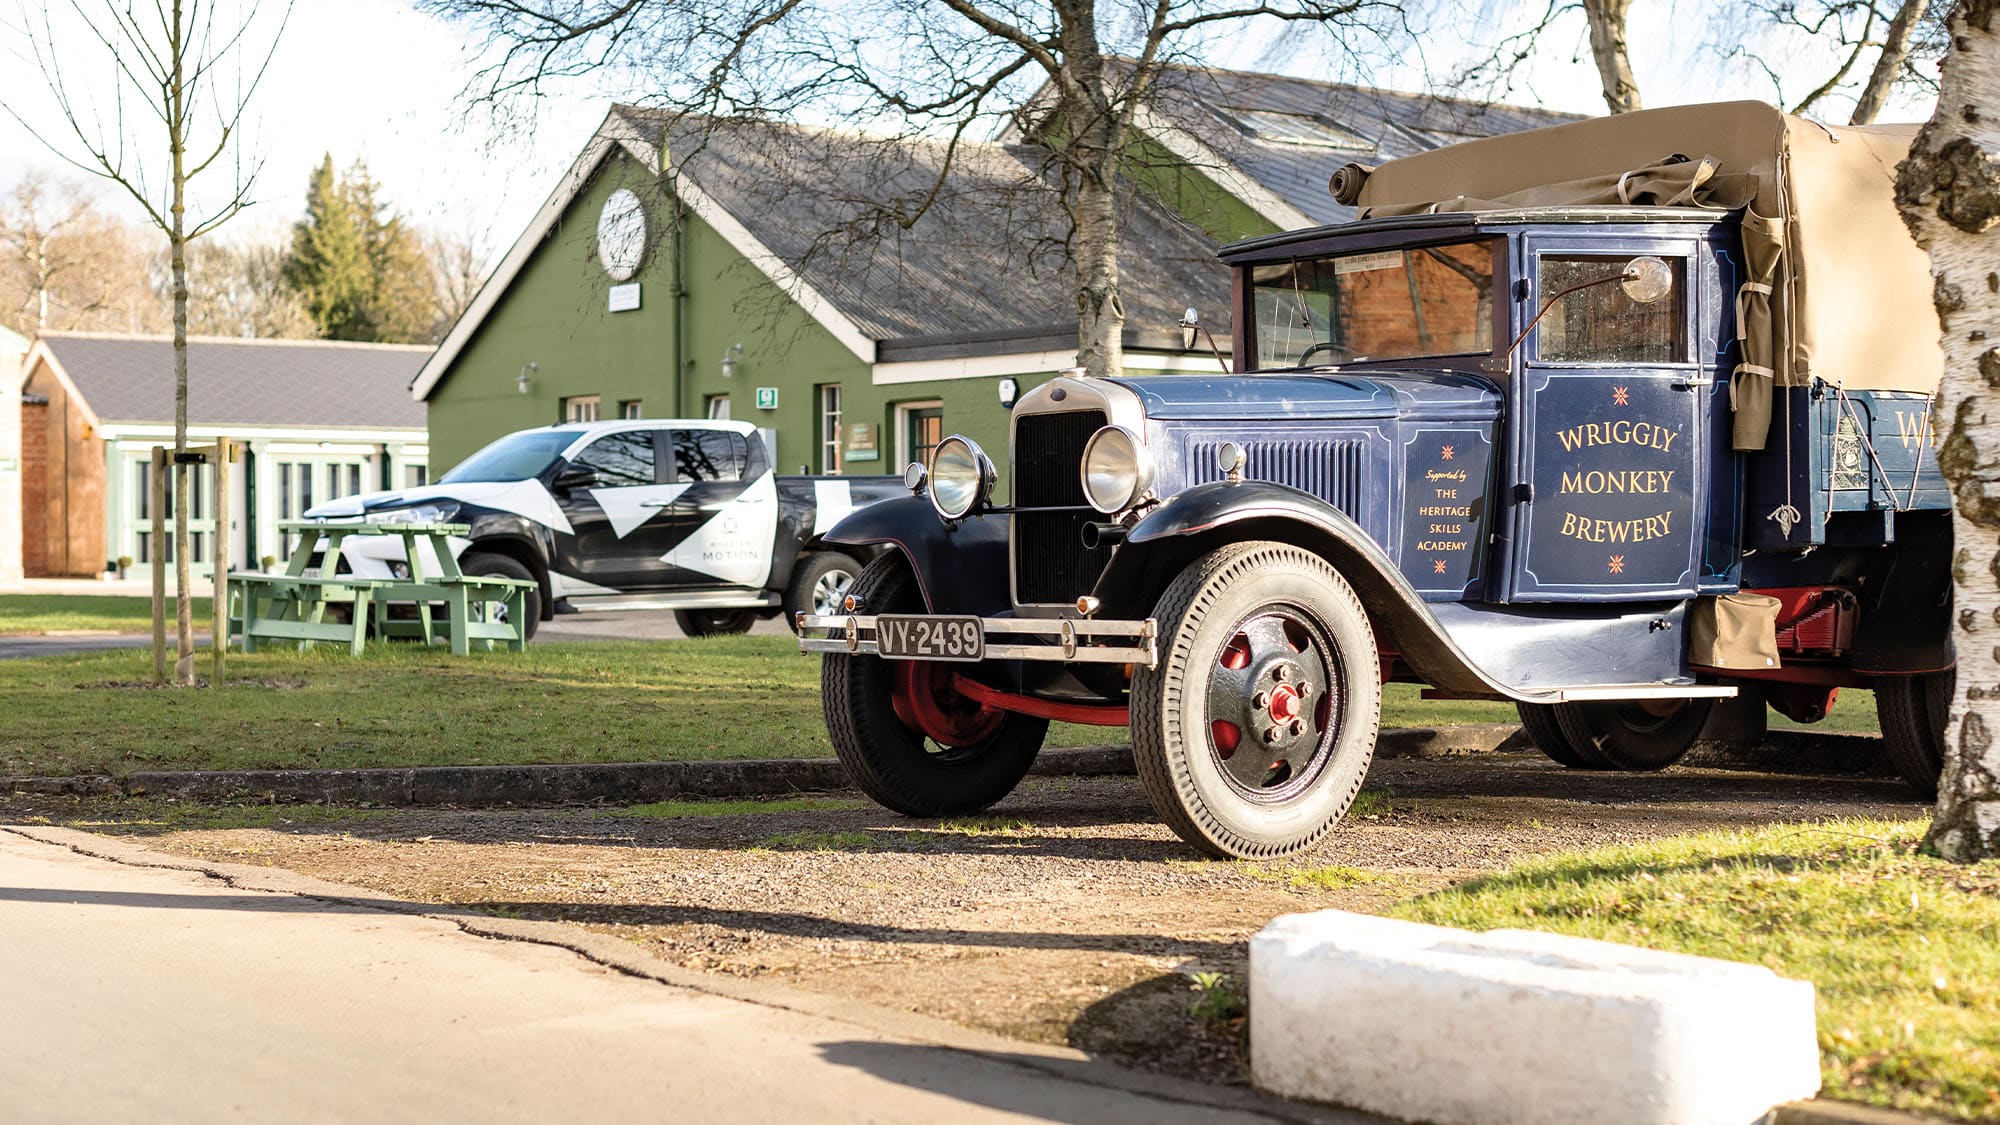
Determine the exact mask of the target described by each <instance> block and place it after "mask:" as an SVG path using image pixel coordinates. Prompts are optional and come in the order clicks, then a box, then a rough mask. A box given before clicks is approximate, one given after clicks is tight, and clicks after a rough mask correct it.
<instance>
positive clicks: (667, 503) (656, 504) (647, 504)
mask: <svg viewBox="0 0 2000 1125" xmlns="http://www.w3.org/2000/svg"><path fill="white" fill-rule="evenodd" d="M639 506H640V507H641V508H671V507H673V506H674V502H673V501H672V500H641V501H639Z"/></svg>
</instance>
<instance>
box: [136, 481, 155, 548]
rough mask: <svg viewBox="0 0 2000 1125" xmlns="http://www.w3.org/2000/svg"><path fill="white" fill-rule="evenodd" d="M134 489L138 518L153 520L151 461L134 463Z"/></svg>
mask: <svg viewBox="0 0 2000 1125" xmlns="http://www.w3.org/2000/svg"><path fill="white" fill-rule="evenodd" d="M132 488H133V490H134V492H133V495H134V497H135V499H136V500H137V501H138V502H137V503H136V504H134V505H133V510H134V511H136V512H137V513H138V518H140V519H142V520H150V519H152V518H153V463H152V462H151V461H134V462H132ZM141 550H142V551H143V550H144V548H141ZM140 561H141V562H144V561H145V560H144V559H143V558H142V559H140Z"/></svg>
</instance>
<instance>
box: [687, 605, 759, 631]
mask: <svg viewBox="0 0 2000 1125" xmlns="http://www.w3.org/2000/svg"><path fill="white" fill-rule="evenodd" d="M756 623H757V611H756V610H754V609H677V610H675V611H674V624H675V625H678V626H680V630H681V632H683V633H686V634H687V635H688V636H690V637H731V636H735V635H736V634H738V633H747V632H749V631H750V626H752V625H755V624H756Z"/></svg>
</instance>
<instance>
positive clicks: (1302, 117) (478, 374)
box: [411, 70, 1562, 474]
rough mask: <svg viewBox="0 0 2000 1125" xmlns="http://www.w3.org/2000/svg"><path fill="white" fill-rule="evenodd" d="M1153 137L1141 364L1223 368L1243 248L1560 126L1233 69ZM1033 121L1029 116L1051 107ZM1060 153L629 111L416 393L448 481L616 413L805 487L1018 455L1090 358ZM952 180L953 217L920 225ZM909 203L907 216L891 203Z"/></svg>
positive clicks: (1192, 74)
mask: <svg viewBox="0 0 2000 1125" xmlns="http://www.w3.org/2000/svg"><path fill="white" fill-rule="evenodd" d="M1172 77H1173V79H1174V81H1173V82H1171V83H1166V84H1164V87H1163V88H1164V89H1165V91H1166V92H1165V93H1164V94H1163V96H1162V97H1160V98H1158V99H1156V101H1155V106H1154V107H1153V108H1152V109H1150V110H1149V111H1148V112H1147V113H1146V114H1144V115H1142V117H1141V119H1140V120H1139V122H1138V125H1139V131H1140V134H1141V139H1140V140H1139V142H1138V143H1137V144H1135V146H1134V158H1133V160H1132V161H1131V164H1130V172H1129V175H1130V182H1129V183H1128V184H1127V190H1128V191H1129V193H1130V198H1129V200H1128V204H1127V206H1126V207H1125V208H1124V209H1123V218H1122V220H1121V226H1120V232H1119V237H1120V247H1119V251H1120V273H1121V277H1122V282H1123V291H1124V303H1125V311H1126V318H1127V321H1126V323H1127V329H1126V339H1125V347H1126V367H1127V369H1128V370H1130V371H1133V372H1135V373H1150V372H1192V373H1202V372H1214V371H1216V370H1217V359H1216V357H1215V356H1214V355H1213V354H1211V353H1210V351H1209V349H1208V348H1207V346H1206V344H1205V343H1204V344H1203V345H1202V346H1200V347H1199V348H1198V349H1197V350H1194V351H1187V350H1184V349H1183V347H1182V343H1181V333H1180V331H1179V328H1178V326H1177V322H1178V321H1179V319H1180V317H1181V315H1182V313H1183V310H1185V309H1187V308H1190V307H1193V308H1196V309H1198V310H1200V312H1201V314H1202V321H1203V323H1204V324H1206V325H1210V326H1212V328H1213V329H1214V331H1215V334H1216V336H1217V337H1218V343H1219V344H1220V345H1221V347H1222V349H1223V352H1224V354H1225V355H1226V354H1227V348H1228V339H1227V327H1228V326H1227V316H1228V298H1229V292H1228V284H1229V283H1228V275H1227V272H1226V271H1224V270H1223V269H1222V268H1221V267H1220V266H1219V264H1217V262H1216V261H1215V258H1214V250H1215V248H1216V247H1217V246H1218V245H1219V244H1220V243H1221V242H1223V241H1228V240H1232V239H1236V238H1243V237H1249V236H1252V235H1257V234H1265V233H1271V232H1274V231H1277V230H1281V229H1289V228H1295V227H1301V226H1307V225H1312V224H1316V223H1324V222H1335V221H1340V220H1342V219H1345V218H1349V217H1351V215H1350V213H1349V212H1348V211H1347V209H1346V208H1343V207H1341V206H1340V205H1339V204H1337V203H1335V202H1334V200H1333V198H1332V196H1331V195H1330V194H1328V192H1327V190H1326V181H1327V177H1328V175H1329V174H1330V173H1331V172H1332V171H1333V169H1334V168H1336V167H1338V166H1339V165H1341V164H1343V163H1346V162H1348V161H1350V160H1360V161H1363V162H1368V163H1372V162H1374V161H1377V160H1381V159H1389V158H1392V157H1396V156H1402V155H1406V154H1408V153H1411V152H1416V151H1420V150H1422V149H1425V148H1434V147H1437V146H1438V145H1440V144H1445V143H1450V142H1452V141H1454V140H1459V139H1464V138H1466V137H1470V136H1479V135H1486V134H1488V133H1494V132H1508V131H1512V130H1514V129H1521V128H1532V127H1535V126H1538V125H1544V124H1549V123H1551V122H1552V121H1555V120H1560V119H1562V118H1559V117H1558V116H1557V115H1553V114H1546V113H1542V112H1539V111H1532V110H1521V109H1515V108H1512V107H1504V106H1493V105H1479V104H1473V103H1462V102H1453V101H1449V100H1443V99H1437V98H1430V97H1419V96H1413V95H1406V94H1394V93H1387V92H1383V91H1376V90H1370V89H1366V88H1361V87H1352V86H1338V85H1331V84H1326V83H1316V82H1307V81H1302V80H1297V79H1287V78H1276V77H1272V76H1266V75H1252V74H1241V73H1235V72H1227V71H1206V70H1184V71H1176V72H1173V75H1172ZM1032 105H1033V103H1032V102H1031V103H1030V106H1031V107H1032ZM1045 157H1046V151H1045V150H1043V149H1042V148H1040V147H1038V146H1036V145H1035V144H1033V143H1032V142H1031V141H1030V140H1029V139H1027V138H1024V137H1023V136H1021V135H1019V134H1009V135H1005V136H1002V137H1001V138H999V139H997V140H995V141H993V142H981V143H965V144H961V145H959V146H958V147H957V148H956V149H955V150H953V151H952V152H951V153H950V154H949V159H950V166H949V170H948V172H947V174H946V175H944V176H942V177H939V175H938V167H939V164H940V162H941V161H943V160H944V159H946V150H945V149H944V148H943V147H942V146H941V145H919V146H915V147H914V148H912V147H911V146H908V145H894V144H890V143H887V142H884V141H882V140H880V139H877V138H871V137H868V136H864V135H859V134H852V133H841V132H834V131H828V130H820V129H810V128H804V127H800V126H794V125H786V124H779V123H772V122H762V121H726V122H725V121H706V122H697V121H690V120H682V121H680V122H678V123H670V119H669V118H668V117H666V116H665V115H662V114H659V113H656V112H653V111H649V110H645V109H640V108H635V107H630V106H614V107H613V108H612V109H611V111H610V112H609V113H608V114H607V116H606V117H605V120H604V123H603V125H602V126H601V127H600V128H599V129H598V131H597V134H596V135H595V136H594V137H593V138H592V139H591V142H590V143H589V145H588V146H586V147H585V149H584V150H583V152H582V153H581V154H580V155H579V156H578V157H577V159H576V161H575V163H574V164H573V165H572V166H571V167H570V169H569V171H568V172H567V173H565V175H564V177H563V179H562V182H561V184H560V185H559V186H558V188H557V189H556V191H555V192H554V194H552V195H551V196H550V198H549V200H548V202H547V203H546V204H545V205H544V206H543V207H542V209H541V211H540V213H539V214H537V215H536V217H535V220H534V222H533V223H532V224H531V225H530V226H529V227H528V229H527V230H526V231H524V232H523V233H522V234H521V236H520V238H519V239H518V240H517V241H516V242H515V243H514V245H513V247H512V248H511V249H510V250H509V252H508V253H507V255H506V257H505V258H504V259H503V260H502V262H501V263H500V265H499V267H498V269H497V270H496V271H495V273H494V275H493V277H492V278H491V279H489V281H488V282H487V284H486V285H485V287H484V288H482V289H481V291H480V293H479V295H478V297H477V298H476V299H475V300H474V302H473V304H472V306H471V307H470V309H469V310H468V311H467V312H466V314H465V316H464V317H462V318H461V319H460V321H459V322H458V323H457V324H456V325H455V326H454V327H453V329H452V331H451V333H450V334H449V335H448V336H447V337H446V339H445V340H444V342H443V343H442V344H441V345H439V347H438V349H437V351H436V352H435V353H434V354H433V355H432V356H431V357H430V359H429V361H428V362H427V363H426V364H425V365H424V367H423V369H422V371H421V372H420V373H419V374H418V376H417V378H416V380H415V381H414V383H413V384H412V387H411V390H412V393H413V394H414V395H415V397H416V398H418V399H419V400H422V401H424V402H426V403H427V404H428V406H429V418H430V463H431V465H432V466H434V467H435V468H436V469H437V470H440V471H441V470H442V469H444V468H447V467H449V466H450V465H452V464H454V463H456V462H457V461H459V460H460V459H462V458H463V457H464V456H466V455H467V454H469V453H471V452H472V451H473V450H475V449H477V448H478V447H479V446H481V445H483V444H485V443H486V442H487V441H490V440H492V439H493V438H495V437H497V436H499V435H501V434H504V433H507V432H510V431H513V430H518V429H524V428H527V427H531V426H538V425H546V424H548V423H551V422H558V421H565V420H575V419H590V418H608V417H619V416H625V417H733V418H736V419H739V420H750V421H753V422H754V423H755V424H756V425H758V426H759V427H760V428H763V429H764V430H765V431H766V433H767V437H768V438H769V439H770V440H771V441H772V443H773V446H774V448H775V449H776V451H777V463H778V465H779V466H780V468H781V470H782V471H786V472H795V471H806V472H825V473H835V472H842V473H855V474H859V473H896V472H900V471H901V469H902V466H903V465H905V464H906V463H908V462H909V461H910V460H913V459H917V458H921V457H922V456H923V455H924V454H925V453H926V452H927V451H928V449H929V447H930V446H932V445H934V444H935V443H936V442H937V441H938V440H939V439H940V438H942V437H943V436H944V435H945V434H948V433H964V434H967V435H968V436H970V437H972V438H973V439H974V440H975V441H978V442H979V443H980V444H981V445H983V446H984V447H985V448H987V449H988V450H990V451H993V452H994V453H995V455H996V456H1002V455H1004V451H1005V449H1006V447H1007V440H1006V439H1007V429H1006V423H1007V407H1008V405H1010V404H1011V402H1012V400H1013V397H1014V396H1015V395H1017V394H1019V393H1023V392H1025V391H1027V390H1028V389H1029V388H1030V387H1032V386H1034V385H1035V384H1037V383H1039V382H1042V381H1043V380H1046V379H1047V378H1049V377H1051V376H1052V375H1053V374H1054V373H1056V372H1057V371H1059V370H1061V369H1063V368H1066V367H1069V366H1071V365H1072V364H1073V363H1074V357H1075V350H1076V345H1075V340H1076V328H1075V304H1074V296H1073V290H1072V284H1071V278H1072V277H1073V272H1072V270H1071V269H1070V267H1069V265H1068V262H1067V259H1066V257H1065V253H1064V228H1063V226H1062V223H1061V218H1062V217H1061V215H1060V213H1059V208H1057V207H1056V206H1055V204H1054V203H1053V198H1052V196H1051V195H1050V194H1049V193H1048V192H1047V190H1046V185H1047V182H1048V180H1047V178H1048V177H1049V176H1051V175H1052V174H1053V173H1052V172H1051V171H1050V170H1049V169H1048V168H1047V167H1046V161H1045ZM933 182H941V183H942V185H943V189H942V190H941V191H940V192H938V193H937V195H936V197H935V199H934V200H932V201H930V204H929V206H928V207H924V208H919V207H917V206H916V205H914V204H913V203H911V202H909V201H910V200H913V199H915V198H917V197H919V196H921V195H922V194H923V193H924V189H926V188H928V187H929V185H931V184H932V183H933ZM895 199H902V200H904V201H905V203H904V204H903V207H902V209H901V211H900V212H899V213H895V214H885V213H884V212H883V210H882V209H881V208H880V207H879V206H877V204H878V203H879V201H882V200H895Z"/></svg>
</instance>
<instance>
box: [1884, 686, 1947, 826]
mask: <svg viewBox="0 0 2000 1125" xmlns="http://www.w3.org/2000/svg"><path fill="white" fill-rule="evenodd" d="M1957 678H1958V676H1957V673H1956V672H1953V671H1944V672H1927V673H1925V674H1923V675H1918V676H1882V677H1879V678H1877V679H1876V681H1875V717H1876V719H1878V720H1879V721H1880V722H1881V724H1882V756H1883V757H1884V758H1886V759H1888V761H1889V765H1890V767H1891V768H1892V769H1894V770H1895V771H1896V775H1897V776H1898V777H1901V778H1902V779H1903V780H1904V781H1906V782H1908V783H1909V786H1910V788H1912V789H1914V790H1916V791H1917V792H1918V793H1920V794H1922V796H1923V798H1924V800H1926V801H1935V800H1937V791H1938V775H1939V774H1941V773H1943V772H1944V724H1945V719H1946V717H1947V715H1948V714H1949V712H1950V711H1951V693H1952V689H1953V688H1954V687H1955V686H1956V685H1957Z"/></svg>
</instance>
